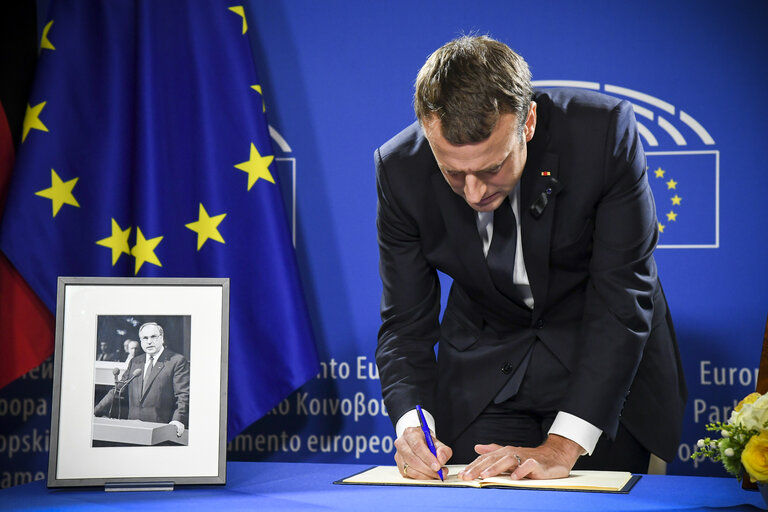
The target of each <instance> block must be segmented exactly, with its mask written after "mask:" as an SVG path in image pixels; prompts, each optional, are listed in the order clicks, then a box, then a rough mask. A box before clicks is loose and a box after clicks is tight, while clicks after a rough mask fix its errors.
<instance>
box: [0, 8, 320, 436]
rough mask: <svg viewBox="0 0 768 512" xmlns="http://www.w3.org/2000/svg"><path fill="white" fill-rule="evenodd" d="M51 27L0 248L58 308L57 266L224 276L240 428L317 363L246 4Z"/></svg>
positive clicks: (233, 426)
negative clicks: (250, 43)
mask: <svg viewBox="0 0 768 512" xmlns="http://www.w3.org/2000/svg"><path fill="white" fill-rule="evenodd" d="M46 21H47V23H46V25H45V28H44V31H43V34H42V42H41V55H40V59H39V64H38V68H37V73H36V77H35V85H34V87H33V90H32V93H31V96H30V102H29V105H28V107H27V114H26V118H25V121H24V130H23V134H22V137H23V142H22V145H21V149H20V151H19V157H18V160H17V163H16V167H15V171H14V175H13V182H12V185H11V190H10V193H9V198H8V203H7V207H6V211H5V215H4V217H3V223H2V230H1V231H0V233H1V234H0V246H1V247H2V250H3V251H4V252H5V254H6V255H7V256H8V257H9V259H10V260H11V261H12V262H13V264H14V265H15V267H16V268H17V269H18V271H19V272H20V273H21V275H22V276H23V277H24V278H25V279H26V281H27V282H28V283H29V284H30V285H31V287H32V288H33V289H34V290H35V292H36V293H37V294H38V295H39V296H40V298H41V299H42V300H43V302H45V304H46V305H47V306H48V307H49V308H50V309H51V310H54V309H55V302H56V278H57V276H60V275H69V276H73V275H82V276H144V277H147V276H158V277H161V276H162V277H229V278H230V287H231V288H230V293H231V295H230V297H231V305H230V355H229V362H230V363H229V364H230V367H229V428H228V433H229V436H230V437H232V436H234V435H235V434H237V433H238V432H239V431H241V430H242V429H243V428H245V427H247V426H248V425H250V424H251V423H252V422H254V421H255V420H257V419H258V418H259V417H261V416H262V415H264V414H265V413H266V412H267V411H269V410H270V409H271V408H272V407H273V406H275V405H276V404H277V403H278V402H279V401H280V400H281V399H283V398H284V397H285V396H287V395H288V394H290V393H291V392H292V391H293V390H294V389H295V388H297V387H298V386H300V385H301V384H303V383H304V382H305V381H306V380H307V379H309V378H310V377H312V376H314V374H315V373H316V372H317V354H316V349H315V346H314V340H313V338H312V333H311V328H310V322H309V317H308V314H307V309H306V305H305V304H304V302H303V297H302V290H301V284H300V281H299V277H298V272H297V266H296V260H295V254H294V251H293V245H292V243H291V236H290V232H289V228H288V223H287V221H286V215H285V209H284V205H283V201H282V196H281V193H280V189H279V185H278V176H277V175H276V172H275V165H274V156H273V152H272V148H271V146H270V140H269V129H268V125H267V122H266V118H265V114H264V107H263V105H264V103H263V100H262V96H261V95H262V93H263V92H264V91H263V90H262V87H261V82H260V81H259V79H258V77H257V75H256V72H255V69H254V62H253V56H252V52H251V49H250V45H249V41H248V34H247V23H246V16H245V12H244V10H243V7H242V6H236V5H227V4H226V3H222V2H202V1H197V2H189V1H182V0H175V1H169V0H164V1H162V2H157V1H152V0H136V1H131V2H103V1H87V2H86V1H79V2H64V1H62V2H56V1H55V0H54V1H53V2H52V6H51V13H50V16H49V18H48V19H47V20H46ZM193 355H194V354H193Z"/></svg>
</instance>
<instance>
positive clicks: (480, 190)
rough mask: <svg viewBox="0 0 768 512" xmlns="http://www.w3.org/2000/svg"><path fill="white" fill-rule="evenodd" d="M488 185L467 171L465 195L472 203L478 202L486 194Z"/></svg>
mask: <svg viewBox="0 0 768 512" xmlns="http://www.w3.org/2000/svg"><path fill="white" fill-rule="evenodd" d="M485 190H486V186H485V183H483V182H482V181H481V180H480V179H478V178H477V176H475V175H474V174H471V173H467V175H466V176H465V177H464V197H465V199H466V200H467V201H469V202H470V203H478V202H480V201H481V200H482V199H483V196H484V195H485Z"/></svg>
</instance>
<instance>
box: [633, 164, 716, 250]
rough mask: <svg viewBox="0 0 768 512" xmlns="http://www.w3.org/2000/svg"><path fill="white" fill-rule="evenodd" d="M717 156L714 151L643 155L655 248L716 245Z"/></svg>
mask: <svg viewBox="0 0 768 512" xmlns="http://www.w3.org/2000/svg"><path fill="white" fill-rule="evenodd" d="M719 157H720V155H719V152H718V151H717V150H708V151H655V152H654V151H648V152H646V158H647V160H648V181H649V183H650V185H651V190H653V197H654V199H655V201H656V216H657V217H658V220H659V247H667V248H678V249H689V248H715V247H718V246H719V238H720V237H719V218H718V216H719V192H718V191H719V165H720V158H719Z"/></svg>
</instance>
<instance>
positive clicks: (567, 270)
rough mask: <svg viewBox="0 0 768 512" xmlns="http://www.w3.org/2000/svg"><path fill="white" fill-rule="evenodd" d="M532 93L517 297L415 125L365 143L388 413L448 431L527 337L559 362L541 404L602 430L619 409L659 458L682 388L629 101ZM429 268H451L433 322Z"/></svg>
mask: <svg viewBox="0 0 768 512" xmlns="http://www.w3.org/2000/svg"><path fill="white" fill-rule="evenodd" d="M534 99H535V101H536V102H537V104H538V111H537V113H538V121H537V127H536V132H535V135H534V137H533V139H532V140H531V141H530V142H529V143H528V159H527V162H526V165H525V169H524V171H523V175H522V178H521V182H520V197H521V201H520V205H521V206H520V217H521V219H520V222H521V226H522V227H521V236H522V247H523V254H524V259H525V265H526V270H527V273H528V277H529V281H530V285H531V291H532V294H533V298H534V301H535V305H534V309H533V310H530V309H528V308H526V307H525V306H524V305H523V304H522V303H521V302H519V301H515V300H511V299H509V298H507V297H506V296H504V295H502V294H501V293H500V292H499V291H497V290H496V288H495V287H494V285H493V283H492V281H491V277H490V274H489V272H488V267H487V265H486V262H485V257H484V255H483V250H482V241H481V239H480V236H479V234H478V231H477V227H476V223H475V218H476V217H475V212H474V211H473V210H472V209H471V208H470V207H469V206H468V205H467V204H466V202H465V201H464V199H462V198H461V197H459V196H458V195H456V194H455V193H454V192H453V191H452V190H451V188H450V187H449V186H448V184H447V183H446V182H445V180H444V178H443V176H442V175H441V173H440V171H439V169H438V167H437V164H436V162H435V159H434V157H433V155H432V152H431V150H430V148H429V144H428V143H427V141H426V139H425V138H424V134H423V132H422V130H421V128H420V126H419V124H418V123H414V124H413V125H411V126H409V127H408V128H406V129H405V130H403V131H402V132H401V133H400V134H398V135H397V136H395V137H394V138H393V139H391V140H390V141H388V142H387V143H386V144H384V145H383V146H382V147H381V148H379V149H378V150H377V151H376V152H375V160H376V173H377V174H376V179H377V191H378V210H377V227H378V235H379V249H380V268H379V270H380V274H381V278H382V284H383V297H382V305H381V316H382V325H381V329H380V331H379V344H378V347H377V351H376V361H377V364H378V367H379V371H380V376H381V385H382V393H383V396H384V400H385V403H386V406H387V409H388V411H389V414H390V417H391V418H392V420H393V421H396V420H397V419H398V418H399V417H400V416H401V415H402V414H403V413H405V412H406V411H408V410H410V409H412V408H413V407H414V406H415V404H417V403H418V404H421V405H422V406H423V407H425V408H427V409H429V410H431V411H433V412H434V413H435V417H436V421H437V428H438V433H439V435H440V437H441V439H442V440H443V441H444V442H446V443H448V444H450V442H451V441H452V440H453V439H455V438H456V437H457V436H458V435H459V434H460V433H461V432H462V431H463V429H464V428H465V427H466V426H467V425H468V424H469V423H470V422H471V421H472V420H473V419H474V418H476V417H477V415H478V414H480V412H481V411H482V410H483V409H484V408H485V407H486V406H487V405H488V404H489V403H490V402H491V400H493V398H494V396H496V395H497V394H498V392H499V390H500V389H501V388H502V387H503V386H504V384H505V383H506V381H507V380H508V379H509V374H510V371H511V369H513V368H515V367H516V366H517V365H518V364H519V362H520V360H521V359H522V358H523V357H524V355H525V354H526V352H527V351H528V349H529V348H530V347H531V346H532V344H534V343H536V342H540V343H543V344H545V345H546V348H548V349H549V350H550V351H551V352H552V353H553V354H554V355H555V356H556V358H557V359H558V360H559V362H560V363H561V365H562V371H561V375H560V376H559V377H558V378H553V379H551V382H549V383H548V384H547V387H548V389H542V394H541V396H542V400H543V401H544V402H546V403H545V404H542V406H545V407H552V408H553V409H554V410H560V411H565V412H569V413H571V414H574V415H576V416H578V417H580V418H582V419H584V420H586V421H589V422H590V423H592V424H593V425H595V426H597V427H598V428H600V429H602V430H603V431H604V432H605V433H606V434H608V435H609V436H611V437H612V436H614V435H615V433H616V430H617V428H618V424H619V421H621V422H622V423H623V424H624V425H625V426H626V428H627V429H628V430H629V431H630V432H631V433H632V434H633V435H634V436H635V437H636V438H637V439H638V441H640V442H641V443H642V444H643V445H644V446H645V447H646V448H647V449H649V450H651V451H652V452H653V453H655V454H657V455H659V456H661V457H663V458H665V459H667V460H671V459H672V458H674V456H675V453H676V450H677V442H678V440H679V436H680V428H681V423H682V414H683V409H684V405H685V400H686V396H687V392H686V387H685V382H684V378H683V373H682V366H681V362H680V357H679V353H678V348H677V342H676V339H675V335H674V330H673V327H672V323H671V319H670V316H669V313H668V310H667V304H666V300H665V298H664V294H663V291H662V289H661V285H660V283H659V279H658V276H657V272H656V264H655V262H654V259H653V256H652V252H653V250H654V247H655V245H656V242H657V238H658V223H657V220H656V212H655V206H654V202H653V198H652V196H651V191H650V188H649V185H648V182H647V177H646V175H645V167H646V164H645V154H644V152H643V148H642V145H641V142H640V138H639V135H638V132H637V128H636V125H635V120H634V114H633V112H632V107H631V105H630V104H629V103H628V102H626V101H620V100H618V99H616V98H612V97H608V96H604V95H601V94H597V93H591V92H586V91H577V90H567V89H557V90H552V91H537V92H536V95H535V98H534ZM438 270H439V271H441V272H444V273H445V274H447V275H448V276H450V277H451V278H453V283H452V285H451V290H450V293H449V297H448V301H447V305H446V308H445V312H444V314H443V318H442V321H440V320H439V315H440V284H439V279H438V274H437V271H438ZM511 271H512V269H511V268H510V272H511ZM438 340H439V345H438V357H437V359H436V358H435V353H434V344H435V343H436V342H438ZM531 364H535V360H534V361H532V363H531Z"/></svg>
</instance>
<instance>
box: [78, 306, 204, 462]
mask: <svg viewBox="0 0 768 512" xmlns="http://www.w3.org/2000/svg"><path fill="white" fill-rule="evenodd" d="M190 332H191V316H190V315H99V316H98V317H97V328H96V336H97V343H96V345H97V352H96V360H95V367H94V371H95V379H94V380H95V389H94V404H95V405H94V409H93V416H94V417H93V438H92V446H94V447H103V446H135V445H140V446H142V445H143V446H155V445H170V446H174V445H175V446H179V445H186V444H188V441H189V402H190V395H189V382H190Z"/></svg>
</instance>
